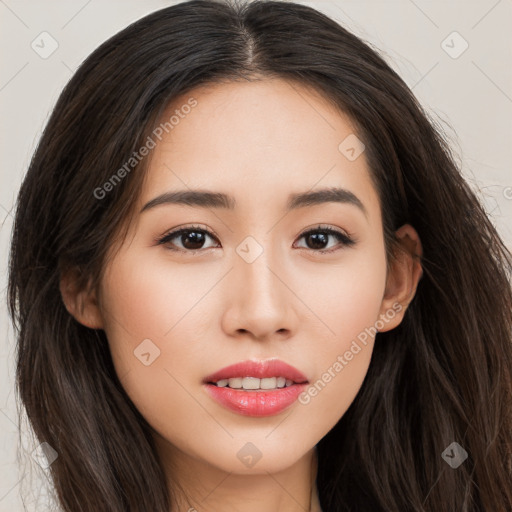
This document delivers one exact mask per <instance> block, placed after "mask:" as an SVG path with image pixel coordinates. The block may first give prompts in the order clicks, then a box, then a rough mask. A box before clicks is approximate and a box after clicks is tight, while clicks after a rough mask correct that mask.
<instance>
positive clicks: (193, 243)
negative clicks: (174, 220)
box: [158, 227, 216, 252]
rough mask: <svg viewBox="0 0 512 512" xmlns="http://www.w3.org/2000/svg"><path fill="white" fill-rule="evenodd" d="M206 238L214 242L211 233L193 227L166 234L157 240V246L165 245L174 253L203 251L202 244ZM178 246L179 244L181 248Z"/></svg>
mask: <svg viewBox="0 0 512 512" xmlns="http://www.w3.org/2000/svg"><path fill="white" fill-rule="evenodd" d="M208 237H210V238H212V239H215V240H216V238H215V236H214V235H213V234H212V233H210V232H209V231H206V230H204V229H200V228H194V227H189V228H180V229H177V230H175V231H172V232H170V233H167V234H166V235H165V236H164V237H163V238H161V239H159V240H158V244H160V245H166V246H168V248H169V249H171V250H174V251H185V252H194V251H198V250H201V249H205V247H204V243H205V241H206V239H207V238H208ZM174 240H176V241H177V242H175V241H174ZM179 244H181V247H180V245H179ZM173 246H174V247H173ZM176 246H177V247H176ZM209 248H210V247H206V249H209Z"/></svg>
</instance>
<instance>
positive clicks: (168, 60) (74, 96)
mask: <svg viewBox="0 0 512 512" xmlns="http://www.w3.org/2000/svg"><path fill="white" fill-rule="evenodd" d="M271 77H280V78H285V79H287V80H290V81H295V82H296V83H300V84H302V85H305V86H310V87H312V88H313V89H314V90H316V91H319V92H320V93H321V94H322V95H323V96H324V97H325V98H326V99H328V100H329V101H330V102H331V103H332V105H334V106H335V107H336V108H338V109H339V110H340V111H342V112H345V113H346V114H348V115H349V117H350V118H351V120H352V121H353V122H354V123H355V126H356V127H357V133H358V137H359V138H360V139H361V140H362V141H363V142H364V144H365V145H366V152H365V154H366V158H367V159H368V163H369V166H370V170H371V173H372V178H373V180H374V183H375V186H376V189H377V191H378V194H379V197H380V201H381V209H382V217H383V230H384V235H385V240H386V250H387V258H392V257H393V254H394V252H393V248H394V247H395V245H394V244H395V242H396V241H395V239H394V235H393V233H394V231H395V230H396V229H397V228H398V227H400V226H401V225H403V224H405V223H409V224H411V225H412V226H414V228H415V229H416V231H417V232H418V234H419V236H420V238H421V241H422V244H423V251H424V255H423V258H422V265H423V277H422V279H421V281H420V283H419V285H418V289H417V293H416V296H415V298H414V300H413V302H412V303H411V304H410V306H409V309H408V310H407V313H406V315H405V317H404V319H403V321H402V323H401V324H400V325H399V326H398V327H397V328H395V329H393V330H392V331H389V332H383V333H378V334H377V339H376V343H375V348H374V353H373V356H372V360H371V364H370V367H369V371H368V374H367V376H366V379H365V381H364V383H363V386H362V388H361V389H360V391H359V393H358V395H357V396H356V398H355V400H354V401H353V403H352V404H351V406H350V408H349V409H348V411H347V412H346V414H345V415H344V416H343V417H342V418H341V419H340V420H339V422H338V423H337V424H336V426H335V427H334V428H333V429H332V430H331V431H330V432H329V433H328V434H327V435H326V436H325V437H324V438H323V439H322V440H321V441H320V442H319V443H318V445H317V448H318V456H319V464H318V476H317V485H318V490H319V496H320V502H321V505H322V508H323V510H324V512H341V511H368V510H372V511H375V512H377V511H400V512H404V511H432V512H443V511H446V512H453V511H468V512H470V511H471V512H473V511H475V512H476V511H482V510H484V511H489V512H499V511H510V510H512V476H511V450H512V448H511V447H512V433H511V425H512V423H511V410H512V403H511V398H512V383H511V368H512V316H511V311H512V292H511V286H510V282H509V279H510V270H511V268H512V257H511V254H510V253H509V252H508V251H507V249H506V248H505V246H504V244H503V242H502V240H501V239H500V237H499V235H498V233H497V232H496V230H495V228H494V227H493V225H492V223H491V222H490V221H489V219H488V217H487V215H486V213H485V211H484V209H483V208H482V206H481V204H480V202H479V200H478V199H477V197H476V196H475V194H474V193H473V192H472V191H471V189H470V187H469V186H468V185H467V184H466V182H465V181H464V179H463V178H462V176H461V173H460V170H459V169H458V168H457V165H456V163H455V160H454V156H453V155H452V154H451V150H450V148H449V145H448V143H447V141H446V138H445V137H444V136H443V135H442V134H441V131H440V129H439V128H436V123H435V121H434V120H432V119H430V118H429V116H428V114H427V113H426V112H425V111H424V110H423V108H422V107H421V106H420V104H419V103H418V101H417V100H416V98H415V97H414V95H413V94H412V92H411V91H410V90H409V89H408V87H407V86H406V84H405V83H404V82H403V81H402V80H401V79H400V77H399V76H398V75H397V74H396V73H395V72H394V71H393V70H392V69H391V68H390V66H389V65H388V64H387V63H386V62H385V61H384V60H383V58H382V57H381V56H379V55H378V53H377V52H376V51H375V50H373V49H372V48H370V46H369V45H368V44H366V43H364V42H363V41H361V40H360V39H359V38H357V37H356V36H354V35H353V34H352V33H350V32H349V31H347V30H346V29H345V28H343V27H342V26H340V25H339V24H337V23H336V22H335V21H333V20H331V19H329V18H328V17H327V16H325V15H323V14H321V13H319V12H317V11H316V10H314V9H312V8H310V7H307V6H304V5H299V4H295V3H290V2H282V1H254V2H250V3H246V2H235V1H232V2H227V1H226V2H222V1H215V0H193V1H189V2H184V3H180V4H177V5H174V6H171V7H168V8H165V9H162V10H159V11H157V12H154V13H152V14H150V15H148V16H146V17H144V18H142V19H140V20H138V21H137V22H135V23H133V24H132V25H130V26H129V27H127V28H126V29H124V30H122V31H121V32H119V33H118V34H116V35H114V36H113V37H112V38H110V39H109V40H108V41H106V42H105V43H103V44H102V45H101V46H100V47H99V48H98V49H96V50H95V51H94V52H93V53H92V54H91V55H90V56H89V57H88V58H87V59H86V60H85V61H84V62H83V63H82V65H81V66H80V67H79V69H78V70H77V71H76V73H75V74H74V76H73V77H72V79H71V80H70V82H69V83H68V84H67V86H66V87H65V89H64V90H63V92H62V94H61V95H60V97H59V99H58V102H57V104H56V106H55V108H54V110H53V112H52V115H51V117H50V119H49V121H48V123H47V125H46V128H45V130H44V133H43V135H42V137H41V139H40V141H39V144H38V147H37V150H36V151H35V154H34V155H33V158H32V160H31V162H30V167H29V169H28V172H27V174H26V176H25V178H24V181H23V184H22V187H21V190H20V192H19V197H18V201H17V208H16V219H15V225H14V231H13V237H12V246H11V254H10V275H9V287H8V297H9V313H10V315H11V317H12V319H13V322H14V325H15V327H16V334H17V369H16V371H17V373H16V377H17V381H16V384H17V391H18V393H19V397H20V399H21V401H22V403H23V405H24V407H25V409H26V412H27V416H28V418H29V420H30V423H31V425H32V427H33V430H34V433H35V435H36V436H37V438H38V439H39V440H40V442H43V441H44V442H47V443H48V444H49V445H50V446H52V447H53V448H54V449H55V450H56V451H57V453H58V458H57V459H56V460H55V461H54V462H53V464H52V465H51V466H50V471H51V477H52V480H53V484H54V487H55V490H56V494H57V496H58V499H59V501H60V504H61V506H62V508H63V510H65V511H69V512H77V511H87V512H89V511H90V512H97V511H98V510H102V511H104V510H109V511H112V512H126V511H127V510H130V511H144V512H147V511H151V512H169V511H170V510H174V509H173V508H171V503H172V500H171V497H172V489H168V488H167V483H166V478H165V475H164V472H163V468H162V466H161V463H160V461H159V458H158V454H157V452H156V450H155V446H154V444H153V441H152V437H151V427H150V426H149V425H148V424H147V422H146V421H145V420H144V418H143V417H142V416H141V414H140V413H139V412H138V411H137V409H136V408H135V406H134V405H133V403H132V402H131V401H130V399H129V398H128V396H127V395H126V393H125V392H124V390H123V387H122V385H121V383H120V380H119V378H118V376H117V375H116V373H115V370H114V367H113V363H112V360H111V356H110V352H109V348H108V344H107V339H106V336H105V333H104V332H103V331H102V330H94V329H89V328H87V327H85V326H83V325H81V324H80V323H78V322H77V321H76V320H75V319H74V318H73V317H72V316H71V315H70V314H69V313H68V311H67V310H66V308H65V307H64V304H63V301H62V297H61V294H60V291H59V281H60V277H61V275H62V272H64V271H68V270H69V269H74V270H75V272H76V276H77V280H78V284H79V285H80V286H86V285H87V283H91V286H96V285H97V284H98V282H99V280H100V279H101V275H102V269H103V268H104V266H105V262H106V261H105V257H106V254H107V251H108V249H109V247H111V245H112V244H113V243H114V241H116V240H122V237H123V227H126V226H127V225H128V222H129V220H130V218H131V207H132V205H133V203H134V198H135V197H137V193H138V191H139V190H140V185H141V183H142V180H143V178H144V173H145V170H146V169H147V159H144V160H142V161H141V163H140V164H138V165H137V166H135V167H134V168H133V170H131V172H129V173H128V174H127V175H126V176H125V177H123V179H122V180H121V181H120V182H119V183H118V184H116V186H115V187H112V189H111V190H109V192H108V193H106V194H104V197H102V198H101V199H99V198H98V197H97V194H96V195H95V193H94V191H95V190H96V189H97V188H98V187H99V186H101V184H103V183H105V182H107V181H108V180H109V179H110V178H111V176H112V175H113V173H114V172H115V171H116V170H117V169H120V168H121V167H122V166H123V165H124V164H125V163H126V161H127V160H128V159H129V158H130V156H131V155H132V154H133V152H134V151H136V150H137V149H138V148H140V147H141V145H143V144H144V142H145V141H146V140H147V137H148V135H149V134H150V133H151V131H152V130H153V129H154V127H155V123H156V122H157V120H158V119H159V118H160V115H161V113H162V112H163V110H164V109H165V107H166V106H167V105H168V104H169V102H170V101H172V100H173V98H176V97H177V96H178V95H182V94H185V93H187V92H189V91H192V90H193V89H194V88H195V87H197V86H202V85H205V84H213V83H219V82H225V81H233V80H256V79H265V78H271ZM388 262H389V259H388ZM454 441H456V442H458V443H459V444H460V445H461V446H462V447H463V448H464V449H465V450H466V451H467V452H468V454H469V457H468V459H467V460H466V461H465V462H464V463H463V464H462V465H460V466H459V467H458V468H457V469H452V468H451V467H449V466H448V464H447V463H446V462H445V461H444V460H443V458H442V457H441V454H442V452H443V451H444V449H445V448H446V447H447V446H448V445H450V443H452V442H454ZM148 488H150V492H148Z"/></svg>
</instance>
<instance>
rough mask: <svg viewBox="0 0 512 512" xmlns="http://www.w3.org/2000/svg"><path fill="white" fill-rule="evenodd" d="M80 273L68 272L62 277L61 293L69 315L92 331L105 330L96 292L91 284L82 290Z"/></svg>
mask: <svg viewBox="0 0 512 512" xmlns="http://www.w3.org/2000/svg"><path fill="white" fill-rule="evenodd" d="M78 274H79V273H78V271H77V270H74V271H68V272H66V273H65V274H63V275H62V276H61V279H60V285H59V288H60V293H61V296H62V301H63V302H64V306H65V307H66V309H67V311H68V313H69V314H70V315H71V316H73V317H74V318H75V320H76V321H77V322H79V323H81V324H82V325H85V326H86V327H89V328H91V329H103V319H102V316H101V312H100V309H99V307H98V301H97V297H96V292H95V291H94V290H91V289H90V286H89V285H90V283H87V286H86V287H85V288H83V287H82V288H80V287H79V285H78V283H79V280H78Z"/></svg>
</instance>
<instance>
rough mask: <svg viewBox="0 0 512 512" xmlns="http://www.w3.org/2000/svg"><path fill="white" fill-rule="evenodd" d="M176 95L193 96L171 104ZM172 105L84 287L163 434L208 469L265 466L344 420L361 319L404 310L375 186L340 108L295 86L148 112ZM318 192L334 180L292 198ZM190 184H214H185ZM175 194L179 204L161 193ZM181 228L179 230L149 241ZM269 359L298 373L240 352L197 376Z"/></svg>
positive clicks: (205, 97) (364, 334)
mask: <svg viewBox="0 0 512 512" xmlns="http://www.w3.org/2000/svg"><path fill="white" fill-rule="evenodd" d="M191 97H193V98H195V100H196V101H197V104H196V105H195V106H194V107H193V108H190V109H189V108H186V107H185V108H182V107H183V105H186V104H189V103H187V102H188V100H189V98H191ZM176 110H179V112H180V114H181V115H179V116H178V117H179V122H176V118H174V123H173V124H172V129H170V128H169V126H171V125H167V130H168V132H166V131H165V130H163V136H161V141H158V139H157V138H155V137H154V139H155V141H156V142H157V144H156V147H155V148H153V149H151V163H150V168H149V171H148V175H147V179H146V181H145V184H144V187H143V189H142V190H141V195H140V198H139V202H138V206H137V212H140V213H138V216H137V218H136V220H135V221H134V222H133V224H132V225H131V226H130V234H129V236H128V237H127V239H126V240H125V241H124V243H123V245H122V246H121V248H120V251H119V252H118V253H117V254H116V255H115V257H114V258H113V259H112V261H111V262H110V264H109V266H108V267H107V269H106V272H105V276H104V279H103V281H102V283H101V289H100V306H99V309H98V316H97V318H98V323H99V324H100V325H101V328H103V329H104V330H105V333H106V335H107V337H108V340H109V344H110V349H111V353H112V357H113V361H114V364H115V368H116V371H117V374H118V376H119V378H120V380H121V382H122V384H123V386H124V388H125V390H126V392H127V394H128V395H129V397H130V398H131V400H132V401H133V403H134V404H135V406H136V407H137V408H138V410H139V411H140V413H141V414H142V415H143V416H144V418H145V419H146V420H147V422H148V423H149V424H150V425H151V426H152V428H153V429H154V430H155V436H156V438H157V439H158V442H159V443H160V444H161V445H162V446H167V447H168V448H169V450H175V451H176V453H179V454H181V456H183V457H191V458H193V459H195V460H200V461H204V462H207V463H209V464H211V465H213V466H215V467H218V468H221V469H222V470H224V471H229V472H234V473H263V472H266V471H269V472H275V471H279V470H282V469H284V468H286V467H289V466H291V465H292V464H294V463H295V462H296V461H298V460H299V459H300V458H301V457H303V456H304V455H305V454H307V453H308V452H310V451H311V450H312V448H313V447H314V446H315V445H316V444H317V443H318V441H319V440H320V439H321V438H322V437H323V436H324V435H325V434H326V433H327V432H328V431H329V430H330V429H331V428H332V427H333V426H334V425H335V424H336V422H337V421H338V420H339V419H340V418H341V417H342V416H343V414H344V413H345V411H346V410H347V408H348V407H349V406H350V404H351V403H352V401H353V400H354V398H355V396H356V394H357V392H358V390H359V389H360V387H361V385H362V383H363V380H364V378H365V375H366V372H367V369H368V365H369V363H370V358H371V355H372V349H373V342H374V334H375V327H377V328H379V330H380V331H385V330H388V329H390V328H393V327H394V326H395V325H397V323H399V322H400V320H401V317H402V315H403V311H401V312H400V309H401V306H400V305H397V303H396V302H395V301H394V298H393V296H392V294H391V293H387V291H386V290H387V286H386V283H387V275H386V259H385V250H384V239H383V231H382V221H381V212H380V206H379V200H378V196H377V193H376V191H375V189H374V187H373V185H372V182H371V180H370V174H369V169H368V166H367V161H366V158H365V153H364V147H363V146H361V145H360V143H358V140H357V139H356V138H355V135H354V129H353V127H352V126H351V124H350V122H349V120H348V118H346V117H344V116H342V115H340V113H339V112H336V111H334V110H333V109H332V107H330V106H329V105H328V104H327V103H326V102H325V101H324V100H322V99H321V98H320V97H319V96H317V95H316V94H314V93H312V92H311V91H309V90H308V89H305V88H303V87H300V86H298V85H296V84H293V85H292V84H291V83H289V82H285V81H282V80H264V81H260V82H252V83H249V82H243V83H242V82H239V83H230V84H222V85H216V86H208V87H205V88H201V89H196V90H194V91H193V92H192V93H190V94H187V95H184V96H182V97H181V98H179V99H178V100H176V101H175V102H173V105H172V107H169V109H168V110H167V112H166V114H165V116H164V118H163V122H165V121H168V120H169V118H170V117H171V115H173V113H175V111H176ZM185 112H187V113H186V114H185ZM161 131H162V130H161ZM361 151H362V152H361ZM359 153H360V154H359ZM327 189H331V190H334V189H343V190H344V191H345V192H343V191H339V192H338V193H337V194H332V195H331V196H329V197H327V196H326V197H323V195H320V194H319V195H313V196H312V197H311V198H310V199H309V200H308V199H307V198H302V199H300V198H301V196H302V195H304V194H315V193H317V192H319V191H325V190H327ZM206 191H208V192H209V193H214V194H217V195H216V196H214V197H213V198H210V199H209V200H202V204H199V202H200V201H198V200H196V199H194V198H189V199H188V200H187V199H186V197H185V195H188V194H189V193H192V192H201V193H203V192H206ZM176 193H181V194H183V196H181V197H182V200H183V201H182V202H175V201H171V200H169V201H166V200H165V197H163V198H162V197H161V196H162V194H176ZM221 194H222V197H221ZM224 195H225V196H228V198H229V199H228V200H226V199H224ZM159 197H160V199H159V200H158V201H154V200H155V198H159ZM176 197H178V198H179V196H175V198H176ZM199 197H201V196H197V198H199ZM169 198H170V196H169V197H168V198H167V199H169ZM294 198H295V199H294ZM297 198H299V199H297ZM336 198H337V199H336ZM152 201H153V203H152ZM145 205H148V206H146V207H145V208H144V206H145ZM181 228H187V229H189V230H190V232H188V233H185V234H181V235H180V234H178V235H175V236H173V237H171V236H168V237H167V238H166V239H164V242H162V243H158V242H157V240H159V239H162V238H164V237H165V236H166V234H168V233H169V232H171V231H175V230H177V229H181ZM325 229H331V230H333V233H329V232H325ZM308 231H311V233H310V234H307V232H308ZM336 233H339V234H340V236H339V237H338V236H337V235H336ZM345 237H349V238H350V239H351V240H352V242H348V241H347V240H346V238H345ZM322 250H327V251H329V252H325V253H322V252H320V251H322ZM274 359H277V360H280V361H282V362H283V363H286V364H287V365H290V366H292V367H294V368H295V369H296V370H297V371H298V372H299V373H300V374H302V377H301V376H300V375H295V376H294V375H293V374H292V373H288V370H289V368H285V367H284V366H279V365H276V366H272V365H269V366H268V367H267V368H266V367H265V366H264V365H255V367H253V368H249V369H244V368H241V369H240V368H239V370H240V371H239V372H236V371H235V370H228V372H227V374H223V375H217V380H218V379H220V380H221V382H220V383H219V384H218V385H215V384H213V383H212V382H213V380H215V379H208V377H209V376H212V375H213V374H215V373H216V372H218V371H219V370H221V369H223V368H225V367H227V366H231V365H235V364H237V363H240V362H246V361H254V362H262V361H263V362H265V361H268V360H274ZM265 368H266V370H267V373H264V371H265ZM259 371H261V372H263V373H258V372H259ZM244 373H247V375H245V377H251V376H252V377H253V378H249V379H245V380H243V381H241V380H240V379H241V377H243V376H244V375H243V374H244ZM230 376H231V378H232V379H233V380H232V381H229V380H228V381H227V383H228V386H229V385H231V384H232V385H233V387H236V386H239V385H242V386H245V387H248V388H251V387H255V386H256V387H257V386H258V385H259V386H260V387H261V386H263V387H270V388H272V387H275V386H280V385H282V384H283V378H282V377H284V378H289V379H288V380H291V381H293V382H294V383H293V384H292V385H291V386H286V383H285V387H284V388H277V389H274V390H273V391H272V390H267V389H260V390H259V391H255V390H252V389H247V390H243V389H242V390H236V389H230V388H229V387H228V386H224V385H225V384H226V382H225V379H229V378H230ZM238 377H240V379H239V378H238ZM273 377H275V378H273ZM259 378H262V380H259ZM205 379H206V380H205ZM303 379H305V380H306V381H307V383H302V384H300V382H301V381H302V380H303ZM208 381H209V382H210V383H208ZM288 384H289V382H288Z"/></svg>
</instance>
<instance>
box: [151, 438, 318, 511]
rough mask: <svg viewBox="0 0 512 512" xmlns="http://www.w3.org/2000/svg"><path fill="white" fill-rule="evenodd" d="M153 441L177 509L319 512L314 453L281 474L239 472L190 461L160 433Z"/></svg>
mask: <svg viewBox="0 0 512 512" xmlns="http://www.w3.org/2000/svg"><path fill="white" fill-rule="evenodd" d="M155 440H156V443H157V447H158V450H159V453H160V456H161V458H162V461H163V464H164V468H165V470H166V474H167V479H168V482H169V487H170V489H171V495H172V496H173V500H172V501H173V502H174V507H173V509H172V510H173V511H174V510H179V511H184V512H261V510H272V511H273V512H321V509H320V504H319V500H318V494H317V489H316V484H315V481H316V474H317V455H316V450H315V449H312V450H310V451H309V452H307V453H306V454H305V455H304V456H303V457H302V458H301V459H299V460H298V461H296V462H295V463H294V464H293V465H292V466H290V467H288V468H286V469H283V470H281V471H278V472H269V471H266V470H264V469H263V470H261V471H260V472H258V473H251V474H240V473H235V472H229V471H223V470H222V469H220V468H217V467H215V466H213V465H212V464H209V463H208V462H206V461H204V460H200V459H196V458H194V457H191V456H189V455H187V454H185V453H184V452H182V451H181V450H178V449H177V448H176V447H175V446H172V445H171V444H170V443H169V442H168V441H166V440H164V439H163V438H161V437H160V436H158V435H157V436H156V437H155ZM255 468H256V466H255Z"/></svg>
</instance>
